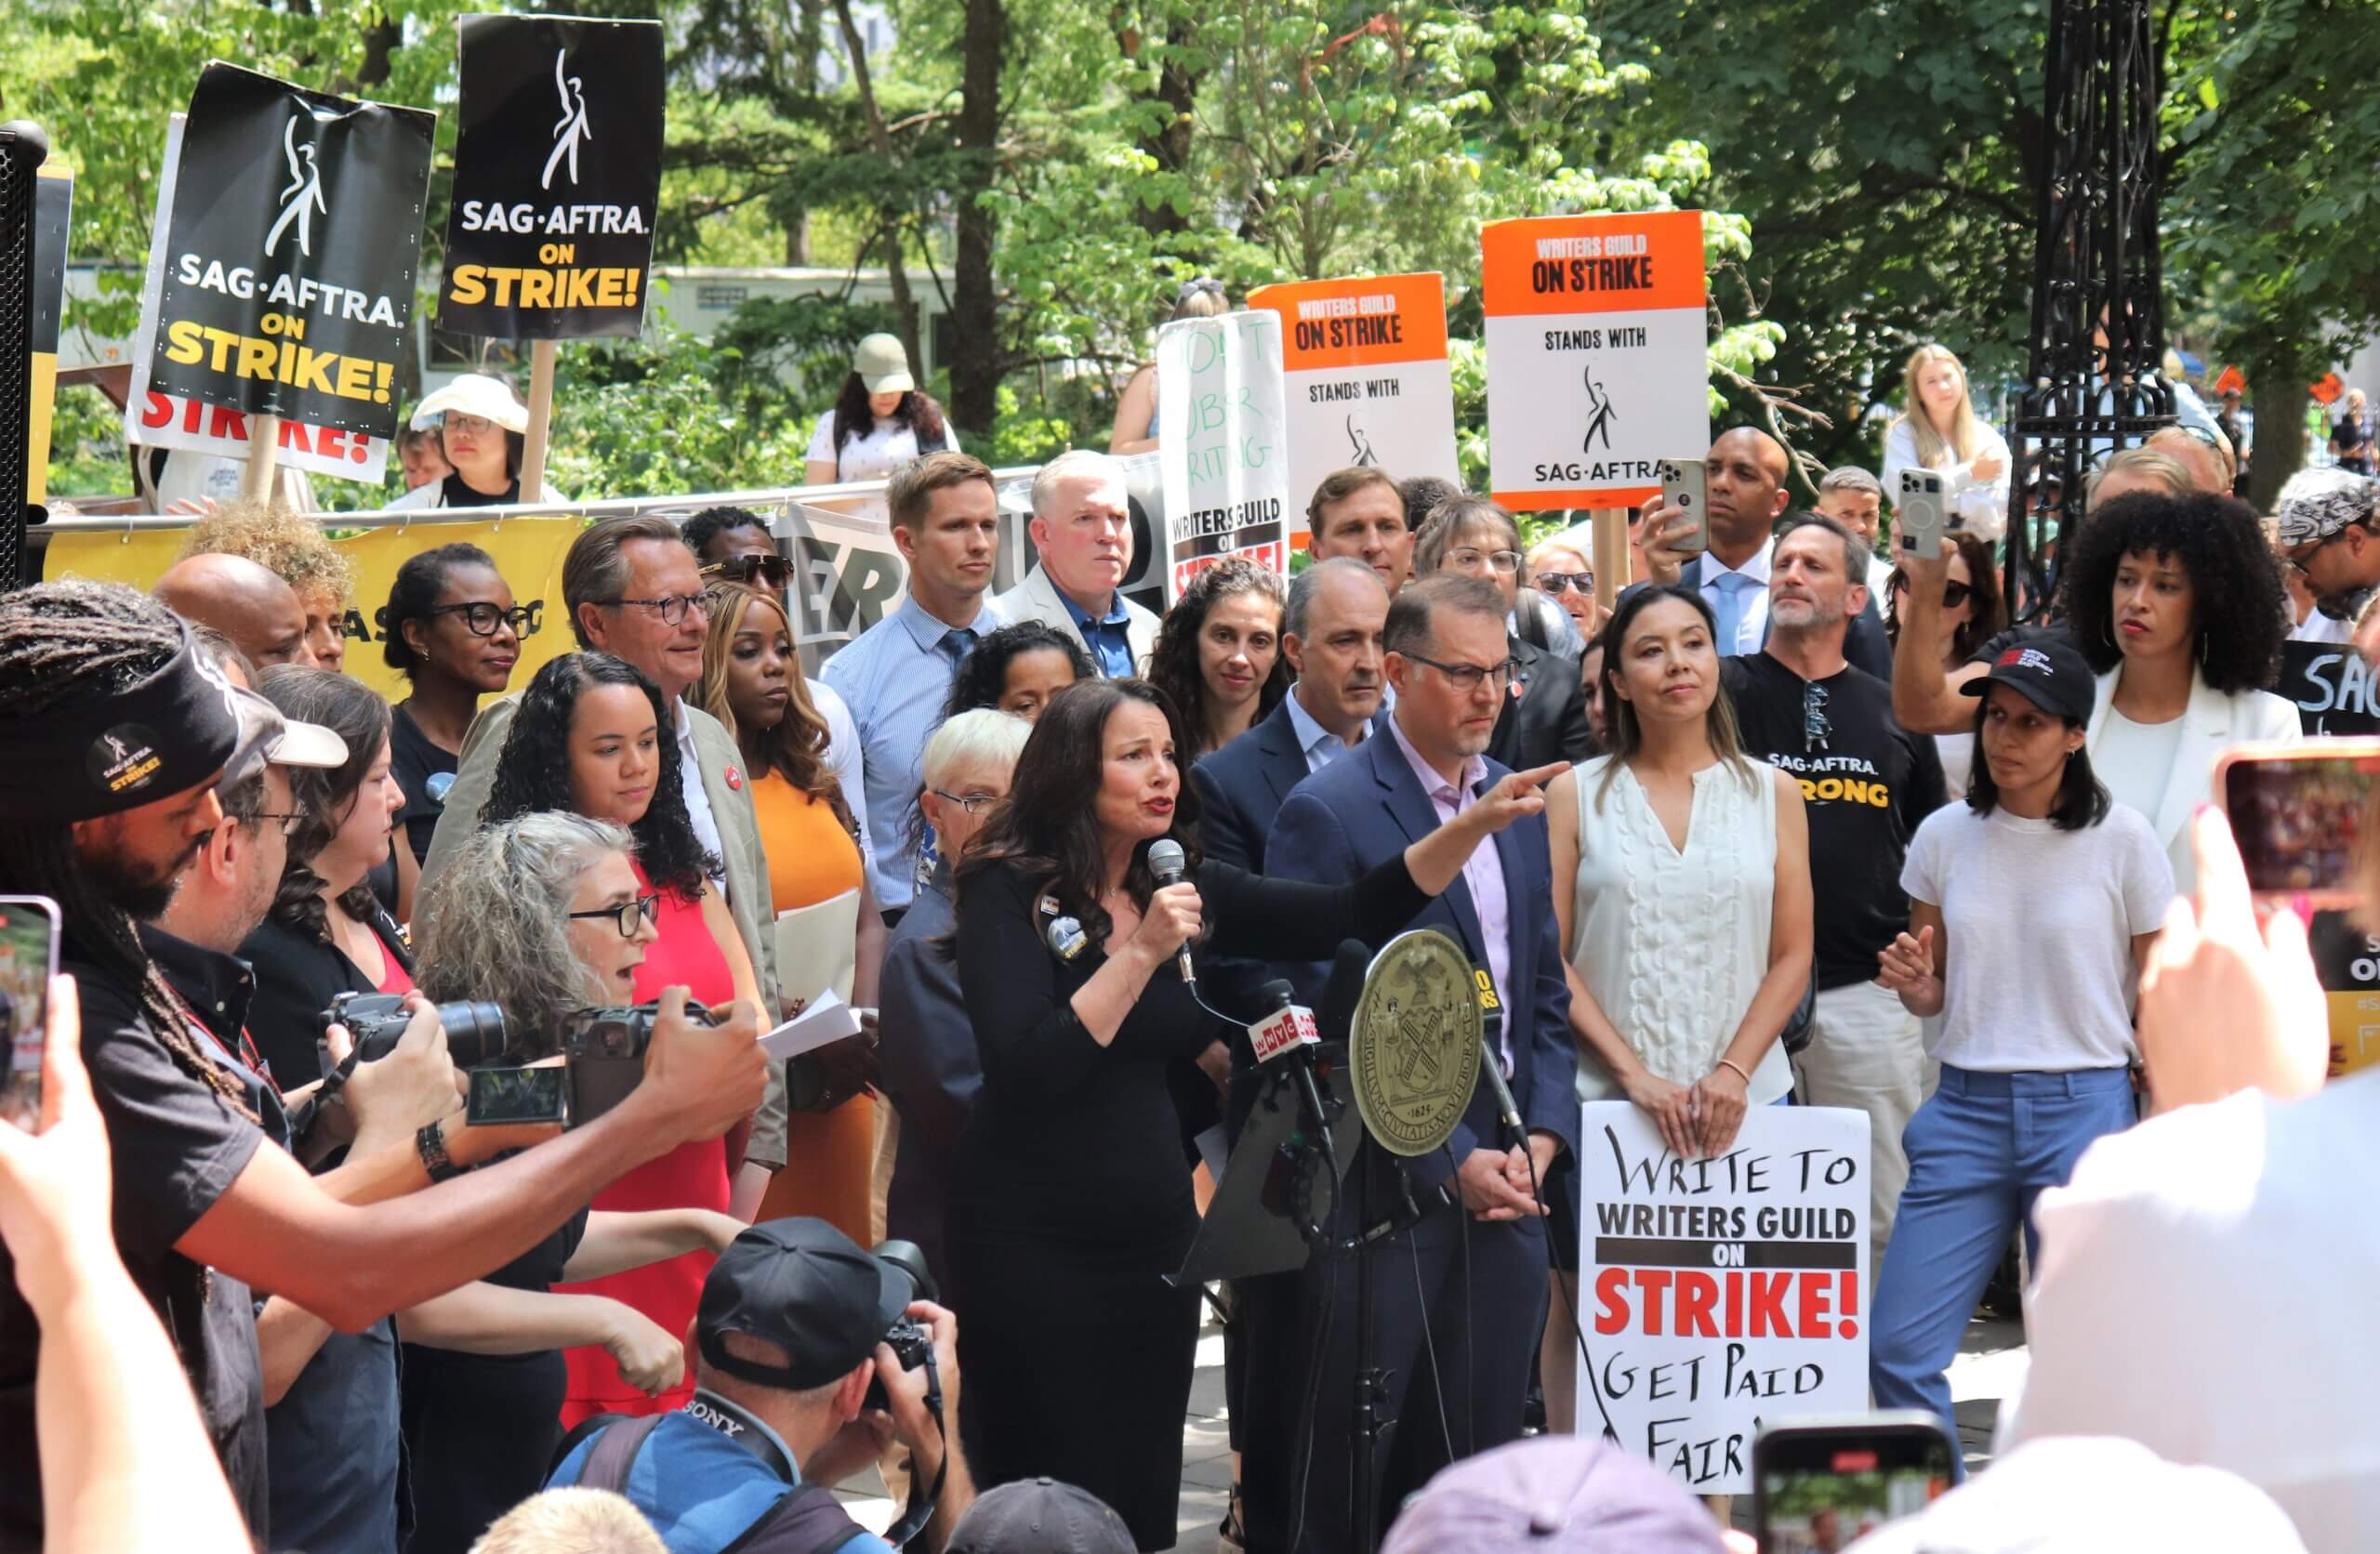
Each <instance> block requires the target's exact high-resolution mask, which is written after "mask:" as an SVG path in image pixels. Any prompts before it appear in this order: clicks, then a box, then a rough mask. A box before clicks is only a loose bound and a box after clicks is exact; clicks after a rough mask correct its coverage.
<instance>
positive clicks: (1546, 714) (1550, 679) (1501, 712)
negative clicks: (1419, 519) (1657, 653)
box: [1413, 496, 1594, 771]
mask: <svg viewBox="0 0 2380 1554" xmlns="http://www.w3.org/2000/svg"><path fill="white" fill-rule="evenodd" d="M1413 567H1414V572H1415V574H1416V575H1418V576H1422V577H1427V576H1429V575H1430V574H1432V573H1440V572H1448V573H1460V574H1461V575H1462V576H1465V577H1473V578H1476V579H1478V580H1479V581H1480V582H1482V583H1486V584H1488V585H1489V586H1492V587H1494V589H1495V590H1496V597H1498V598H1499V599H1502V600H1503V601H1504V622H1505V638H1504V639H1505V653H1504V656H1505V657H1507V658H1509V659H1511V660H1512V661H1513V665H1514V667H1513V674H1512V678H1511V680H1510V683H1509V685H1508V686H1507V687H1506V688H1504V691H1503V693H1502V694H1501V695H1500V696H1498V698H1497V700H1496V703H1495V706H1496V712H1497V717H1496V727H1495V734H1494V737H1493V738H1491V739H1490V740H1489V741H1488V747H1487V754H1488V757H1490V758H1491V759H1494V760H1499V761H1501V762H1503V763H1504V764H1505V765H1507V766H1509V767H1512V768H1514V770H1522V771H1526V770H1529V769H1531V768H1533V767H1540V766H1544V765H1546V764H1548V763H1549V762H1553V761H1566V762H1569V763H1572V764H1575V763H1577V762H1579V761H1582V760H1585V759H1586V758H1587V757H1589V756H1591V755H1593V754H1594V732H1593V730H1591V729H1590V728H1588V726H1587V691H1586V686H1585V684H1584V683H1583V682H1582V681H1581V680H1580V678H1579V659H1578V655H1577V654H1575V653H1567V652H1563V651H1562V650H1560V649H1556V648H1540V647H1539V646H1537V645H1536V644H1535V643H1533V642H1529V641H1527V640H1525V639H1523V638H1522V637H1521V635H1520V634H1519V632H1518V631H1516V630H1514V627H1513V619H1514V615H1513V612H1514V610H1515V609H1516V608H1517V607H1518V604H1519V601H1520V598H1521V531H1520V525H1519V524H1517V523H1515V522H1514V521H1513V515H1512V514H1510V513H1508V512H1506V511H1505V510H1504V509H1503V508H1501V507H1498V506H1497V505H1496V504H1495V503H1493V502H1490V501H1489V500H1488V499H1487V498H1486V497H1484V496H1453V497H1449V498H1448V499H1447V500H1446V501H1443V502H1441V503H1439V504H1438V505H1437V506H1436V507H1434V508H1432V509H1431V511H1430V516H1429V519H1428V520H1426V521H1425V522H1423V523H1422V525H1421V533H1420V534H1418V535H1416V536H1415V537H1414V541H1413ZM1554 613H1556V614H1561V613H1562V612H1561V610H1560V609H1559V608H1558V607H1555V608H1554ZM1563 618H1564V619H1565V620H1566V621H1567V619H1568V616H1567V615H1564V616H1563Z"/></svg>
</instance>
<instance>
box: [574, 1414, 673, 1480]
mask: <svg viewBox="0 0 2380 1554" xmlns="http://www.w3.org/2000/svg"><path fill="white" fill-rule="evenodd" d="M666 1418H668V1415H666V1414H647V1415H644V1416H641V1417H639V1418H634V1419H625V1420H622V1421H621V1422H620V1423H618V1424H615V1425H609V1426H606V1427H605V1428H604V1429H603V1430H602V1432H601V1433H599V1434H598V1435H596V1436H595V1438H594V1441H595V1444H594V1445H593V1447H591V1448H590V1449H589V1450H588V1454H587V1466H586V1467H585V1468H581V1469H580V1470H579V1474H578V1482H579V1484H580V1485H581V1486H582V1487H584V1488H587V1489H608V1490H610V1491H611V1492H612V1493H613V1494H615V1495H625V1494H627V1493H628V1469H630V1468H633V1467H635V1466H636V1455H637V1453H638V1452H640V1451H641V1450H643V1449H644V1439H645V1437H646V1436H649V1435H651V1434H652V1433H653V1431H654V1428H655V1426H657V1425H658V1424H660V1423H661V1421H662V1420H664V1419H666Z"/></svg>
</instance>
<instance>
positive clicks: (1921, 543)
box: [1893, 469, 1958, 556]
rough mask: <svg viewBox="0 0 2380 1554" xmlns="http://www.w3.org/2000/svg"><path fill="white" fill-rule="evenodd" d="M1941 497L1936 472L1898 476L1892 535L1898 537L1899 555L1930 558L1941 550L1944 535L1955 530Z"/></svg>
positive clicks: (1907, 471) (1918, 471)
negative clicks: (1898, 484)
mask: <svg viewBox="0 0 2380 1554" xmlns="http://www.w3.org/2000/svg"><path fill="white" fill-rule="evenodd" d="M1947 507H1948V504H1947V503H1946V502H1945V501H1944V498H1943V481H1942V477H1941V475H1940V474H1939V473H1938V472H1937V471H1935V470H1932V469H1904V470H1902V471H1901V472H1900V490H1899V491H1897V493H1895V494H1894V496H1893V532H1894V533H1897V534H1898V535H1899V536H1900V549H1901V554H1902V555H1904V556H1907V555H1919V556H1932V555H1934V554H1936V553H1937V551H1939V550H1940V549H1941V548H1942V535H1943V533H1945V532H1946V531H1948V530H1951V529H1955V528H1957V527H1958V523H1957V521H1956V520H1955V519H1954V518H1953V517H1952V516H1951V515H1950V513H1949V512H1948V511H1947Z"/></svg>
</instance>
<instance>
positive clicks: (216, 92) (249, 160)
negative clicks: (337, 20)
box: [144, 59, 438, 440]
mask: <svg viewBox="0 0 2380 1554" xmlns="http://www.w3.org/2000/svg"><path fill="white" fill-rule="evenodd" d="M437 125H438V119H437V115H435V114H433V113H425V112H421V111H420V110H418V109H413V108H392V107H390V106H388V105H387V104H385V103H377V102H351V101H350V100H349V99H345V98H339V97H331V96H329V95H327V94H325V93H322V92H310V91H306V90H304V89H303V88H301V87H298V86H291V85H290V84H289V83H287V82H285V81H276V80H274V79H273V78H272V77H271V76H269V75H259V74H258V73H257V72H254V71H250V70H243V69H241V68H240V67H239V66H237V65H230V64H225V63H223V62H222V61H221V60H219V59H218V60H212V61H209V62H208V64H207V66H206V68H205V70H204V71H202V72H200V73H199V78H198V88H197V90H196V91H194V92H192V94H191V99H190V114H189V119H188V123H187V125H185V127H184V130H183V133H182V139H181V151H180V155H179V161H178V163H177V165H176V166H175V169H174V178H175V185H176V187H177V189H178V190H179V191H180V196H181V197H179V198H178V199H176V200H175V201H174V204H173V206H172V214H171V216H170V217H169V219H168V220H167V221H166V222H165V224H164V226H163V229H162V230H163V242H164V244H165V254H164V256H163V260H164V262H163V264H162V265H161V266H160V267H159V270H160V276H159V286H158V290H157V293H156V298H155V310H154V312H152V314H151V315H150V316H149V318H148V319H147V320H144V325H145V326H146V327H147V328H152V329H153V337H154V345H153V347H152V354H151V356H150V359H149V387H150V388H152V389H154V390H156V391H157V392H159V393H163V394H167V395H172V396H176V397H179V398H181V399H189V400H197V401H201V402H205V403H207V404H216V405H222V406H225V407H227V408H229V409H231V410H238V411H245V412H248V413H250V414H256V415H284V416H287V417H290V418H291V419H294V420H300V421H304V422H306V423H307V424H309V425H310V426H316V427H334V428H339V429H341V430H343V431H348V432H362V433H364V434H366V435H368V436H371V437H374V438H378V439H384V440H385V439H387V438H390V437H393V436H394V435H395V434H396V429H397V365H398V363H399V362H402V361H403V360H404V356H405V349H406V339H407V335H406V328H407V325H408V323H410V321H411V319H412V316H413V288H414V272H415V270H416V268H417V266H418V265H419V264H420V261H421V218H422V204H423V202H424V200H425V199H426V198H427V197H428V195H429V192H430V144H431V140H432V138H433V137H434V135H435V133H436V130H437Z"/></svg>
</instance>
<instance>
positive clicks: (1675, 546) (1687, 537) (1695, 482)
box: [1646, 458, 1711, 556]
mask: <svg viewBox="0 0 2380 1554" xmlns="http://www.w3.org/2000/svg"><path fill="white" fill-rule="evenodd" d="M1706 483H1707V482H1706V478H1705V474H1704V471H1703V468H1702V461H1701V460H1700V459H1699V458H1665V459H1663V460H1661V506H1662V507H1665V508H1668V507H1674V508H1676V509H1677V510H1678V511H1679V512H1680V513H1682V514H1683V515H1685V518H1686V521H1687V522H1688V523H1689V524H1690V525H1692V527H1691V529H1690V530H1689V531H1687V532H1686V533H1685V534H1683V535H1678V534H1673V535H1672V536H1671V537H1670V538H1669V539H1668V540H1667V541H1666V546H1667V548H1669V549H1671V550H1673V551H1676V552H1677V553H1678V554H1680V555H1685V556H1699V555H1700V554H1701V553H1702V552H1704V551H1706V550H1708V549H1710V548H1711V513H1710V504H1709V501H1708V498H1707V493H1706V491H1705V486H1706ZM1672 522H1673V523H1674V522H1675V520H1672ZM1659 537H1660V536H1659V535H1658V534H1654V535H1647V536H1646V538H1647V539H1648V540H1657V539H1659Z"/></svg>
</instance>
